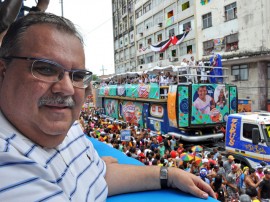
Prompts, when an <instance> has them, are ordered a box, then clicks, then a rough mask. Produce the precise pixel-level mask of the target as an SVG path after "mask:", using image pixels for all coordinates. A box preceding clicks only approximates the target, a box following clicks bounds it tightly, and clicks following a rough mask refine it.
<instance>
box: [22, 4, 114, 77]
mask: <svg viewBox="0 0 270 202" xmlns="http://www.w3.org/2000/svg"><path fill="white" fill-rule="evenodd" d="M60 2H61V0H50V4H49V7H48V9H47V11H46V12H50V13H54V14H57V15H61V14H62V12H61V11H62V10H61V3H60ZM25 5H26V6H29V7H32V6H35V5H36V3H35V0H27V1H25ZM63 14H64V17H65V18H68V19H69V20H71V21H72V22H73V23H74V24H75V25H77V28H78V29H79V31H80V33H81V34H82V36H83V38H84V42H85V55H86V69H88V70H90V71H92V72H93V73H94V74H97V75H102V74H103V71H101V69H102V66H103V67H104V69H106V70H105V71H104V74H105V75H106V74H112V73H114V49H113V29H112V27H113V25H112V5H111V0H76V1H73V0H63Z"/></svg>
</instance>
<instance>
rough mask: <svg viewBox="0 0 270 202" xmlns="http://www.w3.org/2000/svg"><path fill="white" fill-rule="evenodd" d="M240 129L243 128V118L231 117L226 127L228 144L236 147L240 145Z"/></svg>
mask: <svg viewBox="0 0 270 202" xmlns="http://www.w3.org/2000/svg"><path fill="white" fill-rule="evenodd" d="M240 130H241V118H239V117H230V118H229V119H228V121H227V128H226V133H227V134H226V136H227V138H226V146H229V147H236V148H238V147H239V143H240V136H239V134H240ZM235 144H236V145H237V146H236V145H235Z"/></svg>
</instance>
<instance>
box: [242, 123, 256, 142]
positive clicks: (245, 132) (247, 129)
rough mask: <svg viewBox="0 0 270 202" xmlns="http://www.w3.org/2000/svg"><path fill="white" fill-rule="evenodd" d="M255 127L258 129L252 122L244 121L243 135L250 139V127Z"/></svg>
mask: <svg viewBox="0 0 270 202" xmlns="http://www.w3.org/2000/svg"><path fill="white" fill-rule="evenodd" d="M253 128H257V129H258V130H259V127H258V126H257V125H254V124H250V123H244V125H243V137H244V138H247V139H250V140H252V129H253Z"/></svg>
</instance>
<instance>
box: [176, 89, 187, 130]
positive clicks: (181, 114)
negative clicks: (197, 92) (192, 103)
mask: <svg viewBox="0 0 270 202" xmlns="http://www.w3.org/2000/svg"><path fill="white" fill-rule="evenodd" d="M188 97H189V96H188V86H178V125H179V127H187V126H189V99H188Z"/></svg>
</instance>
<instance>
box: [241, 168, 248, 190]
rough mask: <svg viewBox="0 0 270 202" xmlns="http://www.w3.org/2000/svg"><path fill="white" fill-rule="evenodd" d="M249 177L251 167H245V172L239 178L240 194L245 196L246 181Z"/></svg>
mask: <svg viewBox="0 0 270 202" xmlns="http://www.w3.org/2000/svg"><path fill="white" fill-rule="evenodd" d="M248 175H249V167H248V166H245V167H244V168H243V172H242V174H241V175H240V177H239V188H240V193H241V194H245V193H246V188H247V187H246V184H245V179H246V177H247V176H248Z"/></svg>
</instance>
